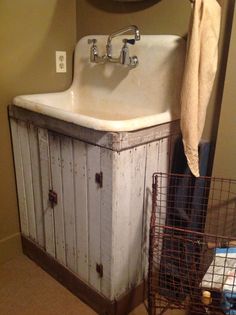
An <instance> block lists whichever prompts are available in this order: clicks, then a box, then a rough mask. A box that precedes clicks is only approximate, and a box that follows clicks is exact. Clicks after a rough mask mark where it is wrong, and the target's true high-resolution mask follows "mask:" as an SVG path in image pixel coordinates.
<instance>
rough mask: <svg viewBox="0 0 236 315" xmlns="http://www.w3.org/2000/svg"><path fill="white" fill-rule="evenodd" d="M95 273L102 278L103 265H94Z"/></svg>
mask: <svg viewBox="0 0 236 315" xmlns="http://www.w3.org/2000/svg"><path fill="white" fill-rule="evenodd" d="M96 271H97V273H98V274H99V277H100V278H102V277H103V265H102V264H96Z"/></svg>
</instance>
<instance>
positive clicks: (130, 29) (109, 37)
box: [106, 25, 140, 57]
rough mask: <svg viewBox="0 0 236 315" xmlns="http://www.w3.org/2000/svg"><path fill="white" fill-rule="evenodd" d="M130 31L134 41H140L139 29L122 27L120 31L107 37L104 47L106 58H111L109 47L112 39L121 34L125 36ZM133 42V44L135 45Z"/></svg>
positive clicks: (132, 26)
mask: <svg viewBox="0 0 236 315" xmlns="http://www.w3.org/2000/svg"><path fill="white" fill-rule="evenodd" d="M130 31H132V32H133V33H134V39H135V41H136V40H140V32H139V29H138V27H137V26H136V25H129V26H127V27H123V28H122V29H120V30H118V31H116V32H114V33H112V34H111V35H109V36H108V39H107V46H106V49H107V56H108V57H111V56H112V46H111V41H112V39H113V38H114V37H117V36H119V35H122V34H126V33H128V32H130ZM135 41H134V43H135Z"/></svg>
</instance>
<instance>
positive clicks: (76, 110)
mask: <svg viewBox="0 0 236 315" xmlns="http://www.w3.org/2000/svg"><path fill="white" fill-rule="evenodd" d="M88 38H96V39H97V40H98V48H99V53H100V54H104V53H105V51H104V48H105V45H106V40H107V35H106V36H105V35H97V36H95V35H92V36H86V37H83V38H82V39H81V40H80V41H79V42H78V44H77V46H76V50H75V63H74V78H73V83H72V85H71V87H70V88H69V89H68V90H66V91H63V92H58V93H47V94H32V95H21V96H17V97H15V98H14V100H13V103H14V104H15V105H17V106H19V107H23V108H26V109H29V110H31V111H34V112H38V113H41V114H44V115H48V116H51V117H55V118H58V119H60V120H64V121H67V122H71V123H74V124H77V125H80V126H84V127H88V128H91V129H95V130H103V131H132V130H138V129H142V128H147V127H150V126H154V125H159V124H163V123H166V122H169V121H173V120H176V119H179V115H180V105H179V95H180V87H181V81H182V73H183V68H184V58H185V40H184V39H183V38H181V37H179V36H174V35H143V36H142V37H141V40H140V41H138V42H136V44H135V45H134V46H130V55H131V56H132V55H137V56H138V58H139V65H138V66H137V67H136V68H133V69H130V68H128V67H125V66H122V65H119V64H112V63H106V64H103V65H101V64H92V63H90V61H89V50H90V46H89V45H88V43H87V41H88ZM123 38H124V36H122V37H117V38H115V39H114V41H113V55H114V56H115V57H118V56H119V52H120V48H121V46H122V39H123ZM116 52H117V56H116Z"/></svg>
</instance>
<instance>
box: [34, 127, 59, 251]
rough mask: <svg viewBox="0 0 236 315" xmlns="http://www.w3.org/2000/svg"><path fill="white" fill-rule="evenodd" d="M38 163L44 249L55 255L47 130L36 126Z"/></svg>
mask: <svg viewBox="0 0 236 315" xmlns="http://www.w3.org/2000/svg"><path fill="white" fill-rule="evenodd" d="M38 141H39V164H40V176H41V185H42V186H41V187H42V203H43V216H44V237H45V249H46V251H47V252H48V253H49V254H50V255H52V256H53V257H55V235H54V213H53V208H52V207H51V205H50V203H49V198H48V193H49V190H50V189H52V184H51V165H50V154H49V137H48V131H47V130H46V129H43V128H38Z"/></svg>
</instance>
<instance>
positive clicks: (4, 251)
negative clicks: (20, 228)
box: [0, 233, 22, 264]
mask: <svg viewBox="0 0 236 315" xmlns="http://www.w3.org/2000/svg"><path fill="white" fill-rule="evenodd" d="M20 254H22V247H21V237H20V233H15V234H13V235H10V236H9V237H5V238H3V239H1V240H0V264H3V263H4V262H6V261H8V260H10V259H12V258H14V257H16V256H18V255H20Z"/></svg>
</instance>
